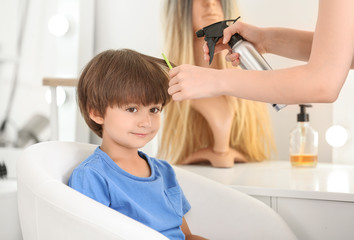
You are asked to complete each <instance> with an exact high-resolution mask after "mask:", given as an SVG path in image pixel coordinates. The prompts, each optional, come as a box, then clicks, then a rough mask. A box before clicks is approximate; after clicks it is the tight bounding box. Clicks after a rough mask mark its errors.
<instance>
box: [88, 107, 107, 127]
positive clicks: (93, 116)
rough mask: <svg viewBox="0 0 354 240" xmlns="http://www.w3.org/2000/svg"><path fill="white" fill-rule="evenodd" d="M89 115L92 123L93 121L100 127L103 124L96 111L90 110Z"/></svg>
mask: <svg viewBox="0 0 354 240" xmlns="http://www.w3.org/2000/svg"><path fill="white" fill-rule="evenodd" d="M89 114H90V118H91V119H92V121H94V122H95V123H97V124H100V125H101V124H103V122H104V119H103V117H102V116H101V114H100V113H99V112H98V111H97V110H93V109H91V110H90V112H89Z"/></svg>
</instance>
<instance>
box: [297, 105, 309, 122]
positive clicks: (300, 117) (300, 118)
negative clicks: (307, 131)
mask: <svg viewBox="0 0 354 240" xmlns="http://www.w3.org/2000/svg"><path fill="white" fill-rule="evenodd" d="M299 107H300V113H299V114H298V115H297V121H298V122H308V121H310V116H309V114H308V113H306V108H308V107H312V105H310V104H307V105H305V104H300V105H299Z"/></svg>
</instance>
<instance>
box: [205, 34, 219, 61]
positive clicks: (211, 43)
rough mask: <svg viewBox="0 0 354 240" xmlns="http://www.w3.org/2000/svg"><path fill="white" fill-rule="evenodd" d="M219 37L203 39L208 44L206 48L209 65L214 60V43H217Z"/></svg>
mask: <svg viewBox="0 0 354 240" xmlns="http://www.w3.org/2000/svg"><path fill="white" fill-rule="evenodd" d="M220 38H221V37H213V38H208V37H205V41H206V42H207V44H208V48H209V57H210V59H209V65H210V64H211V62H212V61H213V58H214V52H215V45H216V43H217V42H218V41H219V39H220Z"/></svg>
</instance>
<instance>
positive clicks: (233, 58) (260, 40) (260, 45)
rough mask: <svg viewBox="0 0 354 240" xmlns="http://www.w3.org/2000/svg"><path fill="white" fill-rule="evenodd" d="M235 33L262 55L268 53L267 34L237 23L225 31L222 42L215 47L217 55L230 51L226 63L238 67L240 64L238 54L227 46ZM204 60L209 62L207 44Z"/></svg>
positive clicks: (204, 49) (259, 29)
mask: <svg viewBox="0 0 354 240" xmlns="http://www.w3.org/2000/svg"><path fill="white" fill-rule="evenodd" d="M235 33H238V34H240V35H241V36H242V37H243V38H244V39H245V40H246V41H248V42H250V43H252V44H253V45H254V46H255V48H256V49H257V50H258V51H259V52H260V53H261V54H263V53H265V52H266V47H265V34H264V30H263V29H262V28H258V27H255V26H252V25H249V24H246V23H243V22H239V21H237V22H235V23H234V24H232V25H231V26H229V27H227V28H225V29H224V37H223V39H222V41H219V42H218V43H217V44H216V45H215V53H219V52H221V51H222V50H225V49H228V50H229V53H228V54H227V55H226V57H225V58H226V61H228V62H231V64H232V65H233V66H235V67H237V66H238V65H239V64H240V59H239V57H240V55H239V54H238V53H232V52H231V48H230V46H229V45H228V44H227V43H228V42H229V41H230V38H231V36H232V35H234V34H235ZM203 51H204V59H205V60H206V61H209V59H210V57H209V48H208V45H207V43H205V44H204V45H203Z"/></svg>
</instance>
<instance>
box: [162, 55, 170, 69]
mask: <svg viewBox="0 0 354 240" xmlns="http://www.w3.org/2000/svg"><path fill="white" fill-rule="evenodd" d="M161 54H162V57H163V59H165V62H166V63H167V66H168V67H169V69H172V66H171V63H170V61H168V59H167V57H166V56H165V54H163V53H161Z"/></svg>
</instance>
